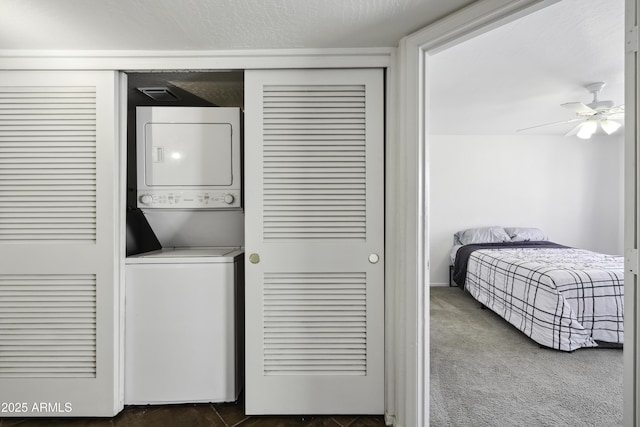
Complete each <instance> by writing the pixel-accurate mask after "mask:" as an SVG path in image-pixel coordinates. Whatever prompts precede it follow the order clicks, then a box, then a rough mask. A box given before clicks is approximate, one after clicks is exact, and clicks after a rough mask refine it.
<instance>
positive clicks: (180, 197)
mask: <svg viewBox="0 0 640 427" xmlns="http://www.w3.org/2000/svg"><path fill="white" fill-rule="evenodd" d="M138 207H140V208H143V209H144V208H165V209H192V208H204V209H206V208H211V209H219V208H236V209H237V208H240V198H239V197H238V195H237V194H236V193H234V192H229V191H224V190H220V191H215V190H214V191H212V190H208V191H161V192H146V193H139V194H138Z"/></svg>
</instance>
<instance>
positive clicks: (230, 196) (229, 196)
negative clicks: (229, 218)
mask: <svg viewBox="0 0 640 427" xmlns="http://www.w3.org/2000/svg"><path fill="white" fill-rule="evenodd" d="M235 199H236V198H235V197H233V194H225V195H224V202H225V203H226V204H228V205H230V204H231V203H233V201H234V200H235Z"/></svg>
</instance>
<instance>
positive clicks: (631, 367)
mask: <svg viewBox="0 0 640 427" xmlns="http://www.w3.org/2000/svg"><path fill="white" fill-rule="evenodd" d="M639 14H640V5H639V4H638V0H626V2H625V76H624V83H625V136H624V161H625V163H624V169H625V172H624V183H625V188H624V247H625V272H624V283H625V287H624V294H625V295H624V305H625V315H624V331H625V343H624V352H623V358H624V374H625V375H624V379H623V396H624V399H623V402H624V404H623V424H624V425H625V426H628V427H631V426H635V425H636V423H637V417H638V412H639V410H640V402H638V401H637V395H638V348H637V346H638V339H637V338H638V331H639V330H640V328H639V326H640V325H639V324H638V322H639V318H638V297H639V296H640V294H639V293H638V292H637V290H636V287H637V285H638V265H639V258H638V243H639V240H640V224H639V222H638V221H639V218H638V215H639V214H640V171H639V170H638V164H639V163H640V162H639V160H640V159H639V155H640V150H639V148H638V147H639V146H640V135H638V123H637V118H638V100H639V99H640V94H638V89H639V87H640V86H639V84H638V83H639V82H638V68H639V66H640V64H639V57H638V21H639V20H640V19H639V18H640V16H639Z"/></svg>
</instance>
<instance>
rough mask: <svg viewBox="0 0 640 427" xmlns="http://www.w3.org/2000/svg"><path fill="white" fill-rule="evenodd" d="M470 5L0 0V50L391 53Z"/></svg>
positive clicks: (349, 0)
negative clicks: (368, 49)
mask: <svg viewBox="0 0 640 427" xmlns="http://www.w3.org/2000/svg"><path fill="white" fill-rule="evenodd" d="M472 2H473V1H472V0H446V1H444V0H0V11H1V12H0V49H64V50H67V49H73V50H222V49H263V48H342V47H388V46H396V45H397V44H398V41H399V40H400V39H401V38H402V37H403V36H405V35H408V34H410V33H412V32H414V31H416V30H418V29H420V28H422V27H424V26H425V25H427V24H430V23H432V22H435V21H437V20H438V19H440V18H442V17H444V16H446V15H448V14H450V13H452V12H454V11H456V10H457V9H460V8H461V7H462V6H465V5H468V4H470V3H472Z"/></svg>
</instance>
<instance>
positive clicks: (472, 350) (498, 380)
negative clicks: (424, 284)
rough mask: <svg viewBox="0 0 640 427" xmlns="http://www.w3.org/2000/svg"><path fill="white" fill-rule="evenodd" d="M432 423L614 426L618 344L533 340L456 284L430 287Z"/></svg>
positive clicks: (618, 419)
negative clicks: (542, 344) (570, 348)
mask: <svg viewBox="0 0 640 427" xmlns="http://www.w3.org/2000/svg"><path fill="white" fill-rule="evenodd" d="M430 295H431V331H430V345H431V379H430V385H431V391H430V396H431V403H430V408H431V415H430V421H431V425H432V426H438V427H444V426H455V427H462V426H474V427H476V426H491V427H500V426H509V427H513V426H553V427H558V426H598V427H600V426H621V425H622V350H620V349H602V348H597V349H580V350H577V351H575V352H573V353H565V352H560V351H555V350H549V349H543V348H539V346H538V345H537V344H536V343H535V342H533V341H532V340H530V339H529V338H528V337H526V336H525V335H524V334H522V333H521V332H520V331H518V330H517V329H515V328H514V327H512V326H511V325H509V324H508V323H507V322H505V321H504V320H503V319H502V318H500V317H498V316H497V315H496V314H495V313H493V312H492V311H491V310H488V309H481V308H480V304H479V303H478V302H476V301H475V300H474V299H473V298H472V297H471V295H469V294H468V293H467V292H463V291H462V290H460V289H459V288H446V287H437V288H431V294H430Z"/></svg>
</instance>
